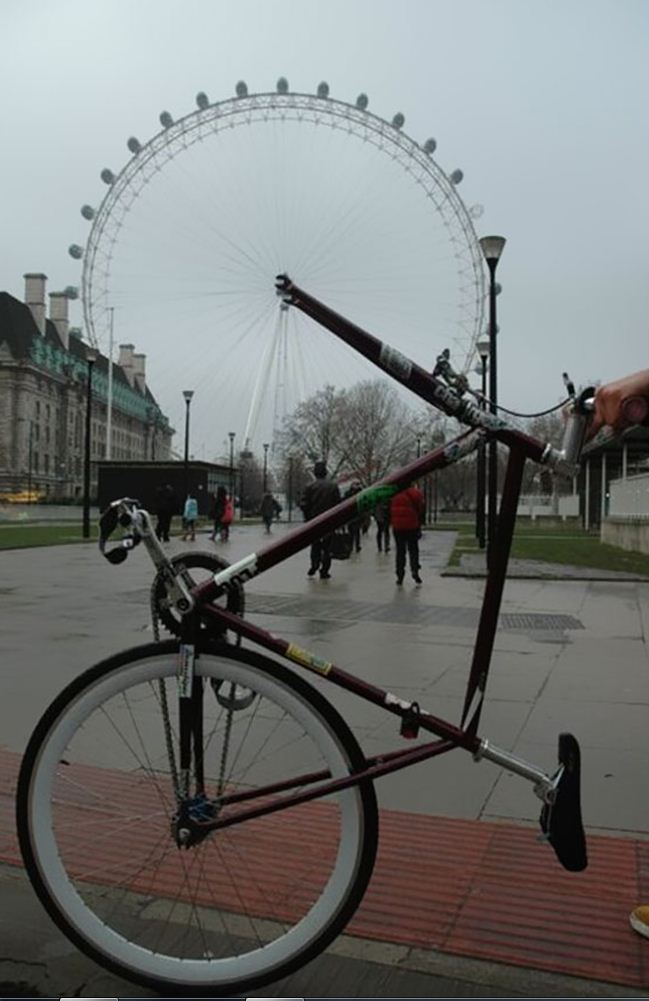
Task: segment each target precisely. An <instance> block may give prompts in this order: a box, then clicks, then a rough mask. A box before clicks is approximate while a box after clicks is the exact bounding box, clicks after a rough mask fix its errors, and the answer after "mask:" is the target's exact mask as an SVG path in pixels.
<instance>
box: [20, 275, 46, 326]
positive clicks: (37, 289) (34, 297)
mask: <svg viewBox="0 0 649 1001" xmlns="http://www.w3.org/2000/svg"><path fill="white" fill-rule="evenodd" d="M23 278H24V279H25V305H26V306H29V309H30V310H31V314H32V316H33V317H34V322H35V323H36V326H37V327H38V332H39V334H41V336H44V335H45V282H46V281H47V275H41V274H35V273H30V274H26V275H23Z"/></svg>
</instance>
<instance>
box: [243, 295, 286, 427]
mask: <svg viewBox="0 0 649 1001" xmlns="http://www.w3.org/2000/svg"><path fill="white" fill-rule="evenodd" d="M281 327H282V319H281V313H280V312H278V314H277V317H276V322H275V329H274V332H273V337H272V340H271V341H269V343H268V348H267V352H268V356H267V358H262V360H261V362H260V364H259V366H258V371H257V379H256V382H255V388H256V389H257V393H256V395H255V394H254V393H253V396H254V401H253V402H254V409H253V407H252V406H251V407H250V409H249V411H248V418H247V421H246V429H245V432H244V442H246V443H247V442H248V441H249V439H250V438H251V437H252V436H253V435H254V434H255V432H256V430H257V421H258V419H259V408H260V401H261V399H262V397H263V396H264V395H265V393H264V390H265V389H266V387H267V386H268V385H269V384H271V382H272V373H273V370H274V368H275V366H276V364H277V358H278V356H279V344H280V337H281ZM262 387H263V389H262ZM246 447H247V445H246Z"/></svg>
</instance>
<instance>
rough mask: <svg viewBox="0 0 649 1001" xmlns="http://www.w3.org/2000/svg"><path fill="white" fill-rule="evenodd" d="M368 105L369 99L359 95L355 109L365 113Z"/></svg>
mask: <svg viewBox="0 0 649 1001" xmlns="http://www.w3.org/2000/svg"><path fill="white" fill-rule="evenodd" d="M369 103H370V99H369V97H368V96H367V94H359V95H358V97H357V98H356V107H357V108H358V109H359V110H360V111H365V109H366V108H367V106H368V104H369Z"/></svg>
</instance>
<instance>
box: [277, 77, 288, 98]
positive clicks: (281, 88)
mask: <svg viewBox="0 0 649 1001" xmlns="http://www.w3.org/2000/svg"><path fill="white" fill-rule="evenodd" d="M277 93H278V94H288V80H287V79H286V77H285V76H281V77H280V78H279V80H278V81H277Z"/></svg>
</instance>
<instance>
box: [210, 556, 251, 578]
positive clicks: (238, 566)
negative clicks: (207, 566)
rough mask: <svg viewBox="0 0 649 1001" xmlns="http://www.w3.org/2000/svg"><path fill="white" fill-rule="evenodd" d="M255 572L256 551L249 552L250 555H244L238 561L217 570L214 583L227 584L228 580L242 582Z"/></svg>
mask: <svg viewBox="0 0 649 1001" xmlns="http://www.w3.org/2000/svg"><path fill="white" fill-rule="evenodd" d="M256 573H257V553H251V554H250V556H244V558H243V559H242V560H239V561H238V563H233V564H232V566H230V567H226V568H225V570H219V572H218V573H215V574H214V583H215V584H229V583H230V582H235V583H237V584H242V583H243V582H244V581H245V580H250V578H251V577H254V576H255V574H256Z"/></svg>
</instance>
